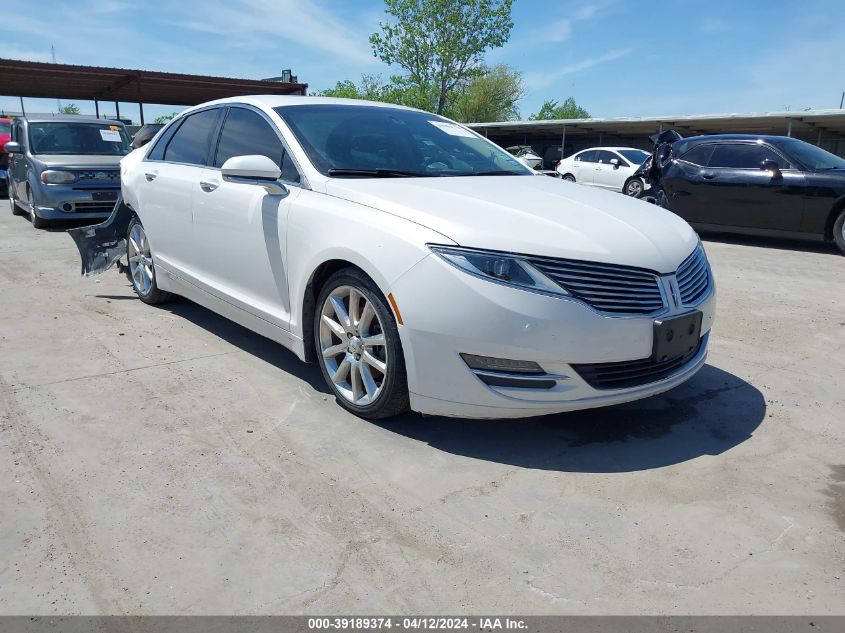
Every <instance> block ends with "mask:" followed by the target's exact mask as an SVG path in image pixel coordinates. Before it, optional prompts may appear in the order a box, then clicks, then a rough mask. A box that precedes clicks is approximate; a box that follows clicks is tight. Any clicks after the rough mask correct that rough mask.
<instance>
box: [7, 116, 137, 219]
mask: <svg viewBox="0 0 845 633" xmlns="http://www.w3.org/2000/svg"><path fill="white" fill-rule="evenodd" d="M129 142H130V141H129V136H128V135H127V134H126V129H125V128H124V126H123V123H121V122H120V121H108V120H103V119H94V118H85V117H79V116H72V117H45V118H39V119H36V118H30V119H24V118H16V119H15V120H14V123H13V124H12V140H11V141H10V142H9V143H6V146H5V147H6V151H7V152H8V153H9V169H8V180H9V201H10V202H11V205H12V213H14V214H16V215H20V214H23V213H28V214H29V217H30V219H31V220H32V225H33V226H34V227H35V228H44V227H46V226H47V225H48V224H49V223H50V221H51V220H66V219H77V218H78V219H97V220H99V219H103V218H106V217H108V215H109V213H111V210H112V208H113V207H114V204H115V201H116V200H117V196H118V194H119V193H120V164H119V163H120V159H121V158H123V157H124V156H125V155H126V154H128V153H129V151H130V149H131V148H130V146H129Z"/></svg>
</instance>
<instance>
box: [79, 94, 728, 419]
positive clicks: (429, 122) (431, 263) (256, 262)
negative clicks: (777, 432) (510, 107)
mask: <svg viewBox="0 0 845 633" xmlns="http://www.w3.org/2000/svg"><path fill="white" fill-rule="evenodd" d="M121 168H122V182H123V195H124V197H125V205H122V204H119V205H117V206H116V208H115V211H114V213H113V214H112V216H111V218H110V219H109V220H108V221H107V222H106V223H104V224H102V225H98V226H94V227H86V228H84V229H78V230H76V231H75V232H74V239H76V241H77V244H78V245H79V246H80V251H81V253H82V256H83V267H84V269H85V270H88V271H91V270H92V266H89V263H90V262H97V261H104V260H108V261H113V260H114V259H116V255H118V254H119V251H118V246H119V240H120V239H122V238H123V237H124V236H125V237H126V244H127V246H126V247H125V251H124V252H125V253H126V254H127V256H128V262H129V266H128V269H129V276H130V279H131V280H132V285H133V287H134V289H135V292H136V293H137V295H138V297H139V298H140V299H141V300H142V301H144V302H146V303H150V304H154V303H159V302H161V301H165V300H167V299H169V298H171V297H172V296H173V295H174V294H176V295H182V296H184V297H187V298H189V299H191V300H193V301H196V302H198V303H200V304H202V305H204V306H206V307H208V308H210V309H211V310H214V311H216V312H218V313H220V314H222V315H224V316H226V317H228V318H230V319H232V320H234V321H236V322H238V323H241V324H242V325H244V326H246V327H248V328H251V329H253V330H255V331H256V332H259V333H260V334H263V335H264V336H267V337H268V338H270V339H273V340H275V341H278V342H279V343H281V344H282V345H284V346H286V347H288V348H290V349H291V350H293V352H294V353H295V354H296V355H297V356H298V357H299V358H301V359H303V360H310V361H316V362H317V363H319V366H320V369H321V370H322V373H323V376H324V378H325V380H326V384H327V385H328V386H329V388H330V389H331V390H332V392H333V393H334V395H335V396H336V398H337V400H338V402H339V403H340V404H341V405H342V406H343V407H345V408H346V409H348V410H349V411H351V412H353V413H355V414H357V415H360V416H363V417H368V418H383V417H388V416H391V415H395V414H398V413H401V412H403V411H405V410H407V409H408V408H410V409H413V410H414V411H419V412H422V413H427V414H440V415H448V416H463V417H471V418H514V417H524V416H532V415H541V414H547V413H555V412H560V411H568V410H573V409H583V408H587V407H598V406H603V405H610V404H616V403H620V402H626V401H630V400H636V399H638V398H644V397H646V396H650V395H653V394H656V393H660V392H662V391H665V390H667V389H670V388H672V387H674V386H676V385H678V384H680V383H682V382H684V381H686V380H688V379H689V378H690V377H691V376H693V374H695V373H696V372H697V371H698V370H699V369H700V368H701V367H702V366H703V364H704V361H705V356H706V352H707V341H708V332H709V331H710V327H711V325H712V323H713V317H714V309H715V293H714V285H713V279H712V274H711V272H710V266H709V264H708V262H707V258H706V256H705V254H704V250H703V248H702V246H701V244H700V242H699V240H698V237H697V236H696V234H695V232H694V231H693V230H692V229H691V228H690V227H689V225H688V224H687V223H686V222H684V221H683V220H681V219H680V218H678V217H677V216H676V215H674V214H672V213H670V212H668V211H663V210H662V209H660V208H657V207H654V206H652V205H647V204H644V203H643V202H641V201H638V200H631V199H629V198H626V197H623V196H617V195H613V194H610V193H609V192H604V191H598V190H590V189H587V188H582V187H572V186H571V185H568V184H566V183H563V182H561V181H560V180H559V179H556V178H536V177H528V176H533V174H532V172H531V170H529V169H527V168H526V167H524V166H523V165H521V164H520V163H519V162H518V161H517V160H516V159H515V158H514V157H513V156H511V155H510V154H508V153H507V152H506V151H504V150H502V149H500V148H499V147H497V146H496V145H495V144H493V143H491V142H490V141H488V140H487V139H485V138H484V137H482V136H479V135H478V134H476V133H475V132H472V131H471V130H468V129H467V128H465V127H463V126H461V125H459V124H457V123H454V122H452V121H449V120H447V119H444V118H442V117H440V116H437V115H434V114H429V113H426V112H420V111H417V110H412V109H408V108H402V107H399V106H392V105H386V104H370V103H366V102H361V101H354V100H344V99H325V98H319V97H273V96H261V97H241V98H229V99H223V100H220V101H215V102H211V103H208V104H204V105H202V106H197V107H195V108H192V109H190V110H187V111H186V112H184V113H183V114H181V115H180V116H179V117H177V118H176V119H174V120H173V121H172V122H171V123H170V124H168V126H167V127H166V128H165V129H164V130H162V132H161V134H160V135H159V136H158V137H157V139H156V140H155V141H154V142H153V143H150V144H149V145H148V146H145V147H143V148H141V149H138V150H135V151H134V152H132V153H131V154H129V156H127V157H126V158H124V159H123V161H122V163H121ZM94 267H95V268H97V269H98V270H102V269H104V268H105V266H97V265H95V266H94Z"/></svg>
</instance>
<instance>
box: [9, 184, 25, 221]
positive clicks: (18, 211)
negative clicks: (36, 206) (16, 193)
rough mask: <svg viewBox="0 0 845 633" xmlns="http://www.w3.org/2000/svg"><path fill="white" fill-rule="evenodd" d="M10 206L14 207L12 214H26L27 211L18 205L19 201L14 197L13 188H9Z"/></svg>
mask: <svg viewBox="0 0 845 633" xmlns="http://www.w3.org/2000/svg"><path fill="white" fill-rule="evenodd" d="M9 206H10V207H12V215H26V211H24V210H23V209H21V208H20V207H19V206H18V203H17V202H15V199H14V198H13V197H12V190H11V188H10V189H9Z"/></svg>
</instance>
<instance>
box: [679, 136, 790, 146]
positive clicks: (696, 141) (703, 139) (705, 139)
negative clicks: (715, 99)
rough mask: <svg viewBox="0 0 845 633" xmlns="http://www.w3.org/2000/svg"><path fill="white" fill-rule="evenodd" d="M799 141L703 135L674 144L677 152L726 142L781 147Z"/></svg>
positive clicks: (787, 137)
mask: <svg viewBox="0 0 845 633" xmlns="http://www.w3.org/2000/svg"><path fill="white" fill-rule="evenodd" d="M796 140H798V139H795V138H792V137H791V136H775V135H772V134H702V135H701V136H689V137H687V138H683V139H681V140H680V141H675V143H673V145H672V146H673V148H674V149H676V150H685V149H689V148H691V147H694V146H695V145H701V144H702V143H719V142H725V141H746V142H751V143H761V142H762V143H771V144H773V145H780V144H781V143H787V142H790V141H796Z"/></svg>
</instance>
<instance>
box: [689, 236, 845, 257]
mask: <svg viewBox="0 0 845 633" xmlns="http://www.w3.org/2000/svg"><path fill="white" fill-rule="evenodd" d="M699 233H700V235H701V237H702V238H703V239H704V241H705V242H721V243H722V244H738V245H742V246H758V247H761V248H770V249H773V250H782V251H798V252H806V253H824V254H827V255H836V256H837V257H841V256H842V254H841V253H840V252H839V249H838V248H836V244H834V243H833V242H822V241H817V240H810V239H808V240H800V239H793V238H786V237H758V236H754V235H736V234H733V233H716V232H710V231H699ZM705 246H706V244H705Z"/></svg>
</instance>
